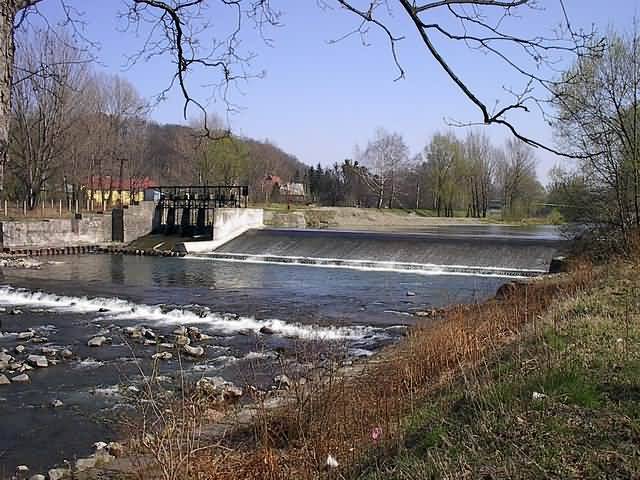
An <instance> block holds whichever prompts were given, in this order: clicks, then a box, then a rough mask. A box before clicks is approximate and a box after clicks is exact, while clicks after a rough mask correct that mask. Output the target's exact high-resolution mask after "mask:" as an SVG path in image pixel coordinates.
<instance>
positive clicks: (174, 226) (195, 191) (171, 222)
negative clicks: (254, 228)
mask: <svg viewBox="0 0 640 480" xmlns="http://www.w3.org/2000/svg"><path fill="white" fill-rule="evenodd" d="M154 190H155V192H156V196H157V198H155V199H154V200H155V201H156V211H155V216H154V222H153V223H154V225H153V231H154V233H164V234H166V235H180V236H182V237H204V238H212V236H213V229H214V224H215V219H216V215H215V212H216V210H219V209H244V208H248V206H249V187H248V186H246V185H213V186H211V185H183V186H159V187H156V188H154Z"/></svg>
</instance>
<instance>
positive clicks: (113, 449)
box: [107, 442, 124, 457]
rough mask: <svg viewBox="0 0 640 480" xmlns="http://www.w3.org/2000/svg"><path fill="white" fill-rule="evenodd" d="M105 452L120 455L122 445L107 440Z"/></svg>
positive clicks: (122, 450) (115, 455)
mask: <svg viewBox="0 0 640 480" xmlns="http://www.w3.org/2000/svg"><path fill="white" fill-rule="evenodd" d="M107 452H109V454H110V455H113V456H114V457H121V456H122V454H123V453H124V447H123V446H122V444H121V443H118V442H109V443H108V444H107Z"/></svg>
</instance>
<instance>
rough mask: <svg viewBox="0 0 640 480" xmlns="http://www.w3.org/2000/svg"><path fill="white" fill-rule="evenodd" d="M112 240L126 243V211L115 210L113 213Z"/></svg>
mask: <svg viewBox="0 0 640 480" xmlns="http://www.w3.org/2000/svg"><path fill="white" fill-rule="evenodd" d="M111 240H113V241H114V242H124V210H123V209H122V208H114V209H113V210H112V211H111Z"/></svg>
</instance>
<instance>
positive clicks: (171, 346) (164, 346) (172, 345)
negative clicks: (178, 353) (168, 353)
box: [159, 343, 175, 350]
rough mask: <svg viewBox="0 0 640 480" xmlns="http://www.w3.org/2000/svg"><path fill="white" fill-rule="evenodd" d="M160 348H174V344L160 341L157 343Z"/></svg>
mask: <svg viewBox="0 0 640 480" xmlns="http://www.w3.org/2000/svg"><path fill="white" fill-rule="evenodd" d="M159 347H160V348H168V349H170V350H172V349H174V348H175V345H174V344H173V343H161V344H160V345H159Z"/></svg>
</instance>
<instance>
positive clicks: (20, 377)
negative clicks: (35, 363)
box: [11, 373, 31, 383]
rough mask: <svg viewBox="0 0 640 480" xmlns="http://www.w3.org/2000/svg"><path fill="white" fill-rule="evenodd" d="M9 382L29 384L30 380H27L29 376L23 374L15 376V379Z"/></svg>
mask: <svg viewBox="0 0 640 480" xmlns="http://www.w3.org/2000/svg"><path fill="white" fill-rule="evenodd" d="M11 381H12V382H13V383H29V382H30V381H31V379H30V378H29V375H27V374H26V373H23V374H21V375H16V376H15V377H13V378H12V379H11Z"/></svg>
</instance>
